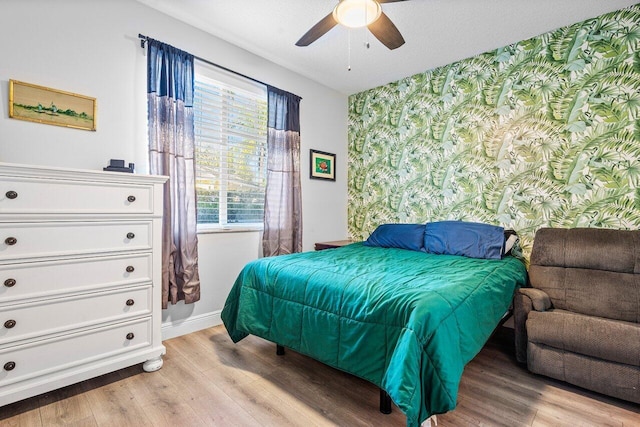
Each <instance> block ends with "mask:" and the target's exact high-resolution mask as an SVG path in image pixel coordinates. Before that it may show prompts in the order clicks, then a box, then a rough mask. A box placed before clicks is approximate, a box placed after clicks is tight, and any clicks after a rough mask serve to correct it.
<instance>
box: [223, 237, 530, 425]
mask: <svg viewBox="0 0 640 427" xmlns="http://www.w3.org/2000/svg"><path fill="white" fill-rule="evenodd" d="M525 281H526V270H525V267H524V265H523V264H522V263H521V262H520V261H519V260H517V259H516V258H513V257H510V256H509V257H505V258H504V259H502V260H483V259H473V258H465V257H461V256H453V255H433V254H427V253H423V252H415V251H409V250H403V249H386V248H377V247H367V246H364V245H362V244H361V243H355V244H352V245H349V246H345V247H342V248H339V249H330V250H324V251H318V252H304V253H299V254H292V255H284V256H278V257H271V258H262V259H259V260H256V261H253V262H251V263H249V264H247V266H246V267H245V268H244V269H243V270H242V272H241V273H240V275H239V276H238V279H237V280H236V282H235V285H234V286H233V289H232V290H231V293H230V294H229V297H228V298H227V302H226V304H225V307H224V310H223V311H222V320H223V321H224V324H225V326H226V328H227V330H228V332H229V335H230V336H231V338H232V339H233V341H234V342H238V341H240V340H241V339H243V338H244V337H246V336H247V335H248V334H253V335H257V336H259V337H262V338H265V339H267V340H270V341H273V342H276V343H278V344H281V345H283V346H285V347H288V348H291V349H293V350H295V351H298V352H300V353H303V354H306V355H309V356H311V357H313V358H314V359H317V360H319V361H321V362H324V363H326V364H327V365H330V366H333V367H335V368H338V369H341V370H344V371H346V372H349V373H352V374H354V375H357V376H359V377H362V378H364V379H366V380H369V381H371V382H372V383H374V384H376V385H377V386H379V387H381V388H382V389H384V390H386V391H387V393H389V395H390V396H391V399H392V400H393V401H394V402H395V404H396V405H397V406H398V407H399V408H400V409H401V410H402V411H403V412H404V413H405V414H406V416H407V425H409V426H417V425H419V424H420V423H421V422H422V421H424V420H425V419H427V418H428V417H429V416H431V415H433V414H440V413H444V412H447V411H450V410H452V409H454V408H455V406H456V398H457V394H458V385H459V382H460V378H461V376H462V371H463V368H464V366H465V364H466V363H467V362H469V361H470V360H471V359H472V358H473V357H474V356H475V355H476V354H477V353H478V352H479V351H480V349H481V348H482V346H483V345H484V344H485V342H486V341H487V339H488V338H489V336H490V335H491V332H492V331H493V330H494V329H495V327H496V326H497V324H498V322H499V320H500V318H501V317H502V316H503V314H504V313H505V312H506V311H507V309H508V307H509V304H510V303H511V299H512V296H513V293H514V291H515V289H516V288H517V287H519V286H523V285H524V284H525Z"/></svg>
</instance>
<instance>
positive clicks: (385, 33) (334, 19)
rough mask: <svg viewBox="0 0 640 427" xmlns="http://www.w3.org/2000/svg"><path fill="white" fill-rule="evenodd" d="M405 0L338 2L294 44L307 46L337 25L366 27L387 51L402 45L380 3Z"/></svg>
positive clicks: (353, 0) (402, 39) (343, 0)
mask: <svg viewBox="0 0 640 427" xmlns="http://www.w3.org/2000/svg"><path fill="white" fill-rule="evenodd" d="M398 1H406V0H340V2H339V3H338V4H337V5H336V7H335V8H334V9H333V11H332V12H331V13H330V14H328V15H327V16H325V17H324V18H322V19H321V20H320V22H318V23H317V24H316V25H314V26H313V27H311V29H310V30H309V31H307V32H306V33H305V35H304V36H302V37H301V38H300V40H298V41H297V42H296V46H309V45H310V44H311V43H313V42H314V41H316V40H318V39H319V38H320V37H322V36H323V35H325V34H326V33H327V32H328V31H329V30H330V29H332V28H333V27H335V26H336V25H338V24H342V25H344V26H346V27H350V28H359V27H365V26H366V27H367V28H369V31H371V33H372V34H373V35H374V36H375V37H376V38H377V39H378V40H380V42H381V43H382V44H383V45H385V46H386V47H388V48H389V49H397V48H399V47H400V46H402V45H403V44H404V38H402V34H400V31H398V28H396V26H395V25H394V24H393V22H391V20H390V19H389V17H388V16H387V15H385V13H384V12H383V11H382V7H380V3H395V2H398Z"/></svg>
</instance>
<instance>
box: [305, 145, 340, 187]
mask: <svg viewBox="0 0 640 427" xmlns="http://www.w3.org/2000/svg"><path fill="white" fill-rule="evenodd" d="M309 178H311V179H320V180H324V181H335V180H336V155H335V154H333V153H327V152H326V151H320V150H314V149H311V150H310V153H309Z"/></svg>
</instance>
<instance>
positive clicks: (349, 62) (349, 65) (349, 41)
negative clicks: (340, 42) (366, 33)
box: [347, 28, 351, 71]
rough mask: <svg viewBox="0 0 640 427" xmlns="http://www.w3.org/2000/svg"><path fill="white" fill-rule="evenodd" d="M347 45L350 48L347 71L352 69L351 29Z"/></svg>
mask: <svg viewBox="0 0 640 427" xmlns="http://www.w3.org/2000/svg"><path fill="white" fill-rule="evenodd" d="M347 46H348V50H349V59H348V64H347V71H351V29H350V28H349V29H348V30H347Z"/></svg>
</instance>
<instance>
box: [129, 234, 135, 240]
mask: <svg viewBox="0 0 640 427" xmlns="http://www.w3.org/2000/svg"><path fill="white" fill-rule="evenodd" d="M134 237H136V235H135V234H133V233H127V239H129V240H131V239H133V238H134Z"/></svg>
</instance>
